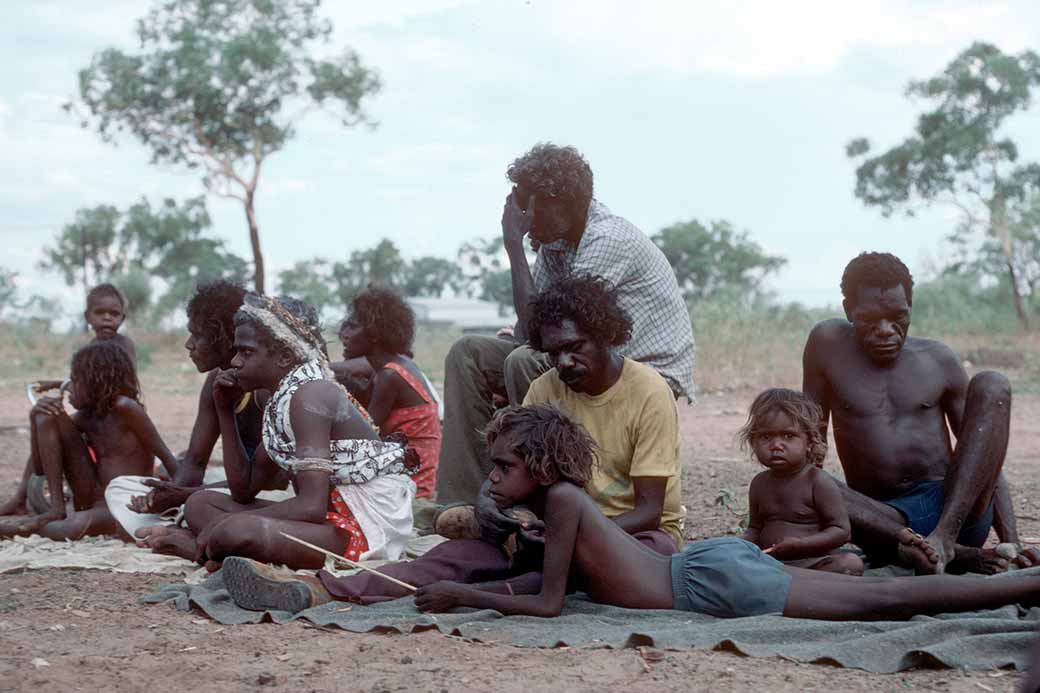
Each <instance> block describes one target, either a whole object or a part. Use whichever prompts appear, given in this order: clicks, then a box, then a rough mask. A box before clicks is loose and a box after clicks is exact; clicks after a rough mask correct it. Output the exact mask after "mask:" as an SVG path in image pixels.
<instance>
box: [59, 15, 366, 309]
mask: <svg viewBox="0 0 1040 693" xmlns="http://www.w3.org/2000/svg"><path fill="white" fill-rule="evenodd" d="M318 6H319V0H277V1H276V0H167V1H165V2H162V3H161V4H159V5H158V6H157V7H156V8H155V9H153V10H152V11H151V12H149V13H148V15H147V16H145V17H144V18H143V19H141V20H139V21H138V24H137V36H138V39H139V40H140V46H141V48H140V52H138V53H134V54H130V53H124V52H123V51H121V50H118V49H115V48H109V49H106V50H103V51H101V52H99V53H97V54H96V55H94V57H93V60H92V61H91V63H90V66H89V67H87V68H86V69H84V70H82V71H81V72H80V73H79V92H80V93H79V95H80V99H81V100H82V102H83V104H84V105H85V106H86V108H87V109H88V110H89V113H90V114H91V116H93V120H94V124H95V126H96V128H97V131H98V133H99V134H100V135H101V137H102V138H103V139H104V140H106V141H112V140H113V138H114V137H115V136H116V135H117V134H118V133H120V132H127V133H129V134H130V135H132V136H133V137H134V138H136V139H137V140H138V141H139V142H141V143H142V144H143V145H145V146H146V147H147V148H149V149H150V150H151V153H152V161H153V163H157V164H174V165H184V166H187V167H189V168H192V169H200V170H201V171H202V172H203V183H204V185H205V187H206V189H207V191H209V192H212V193H214V194H217V195H220V196H222V197H229V198H234V199H236V200H239V201H240V202H241V203H242V205H243V209H244V211H245V214H246V221H247V224H248V226H249V234H250V243H251V245H252V250H253V272H254V283H255V287H256V290H257V291H259V292H263V290H264V262H263V253H262V252H261V247H260V235H259V225H258V223H257V219H256V210H255V206H254V197H255V194H256V190H257V184H258V182H259V178H260V170H261V165H262V164H263V162H264V160H265V159H266V158H267V157H268V156H270V155H271V154H273V153H275V152H277V151H279V150H280V149H282V148H283V147H284V146H285V144H286V143H287V142H288V141H289V140H290V139H292V137H293V136H294V134H295V129H296V125H297V123H298V122H299V121H300V119H301V118H302V117H303V116H304V115H305V114H306V113H307V112H309V111H310V110H312V109H314V108H321V109H324V110H326V111H328V112H329V113H332V114H334V115H335V116H336V117H337V118H338V119H339V120H340V122H341V123H342V124H343V125H344V126H347V127H349V126H354V125H357V124H359V123H363V122H366V116H365V113H364V111H363V109H362V103H361V102H362V99H363V98H364V97H365V96H368V95H371V94H374V93H375V92H377V91H378V89H379V86H380V85H379V80H378V77H377V76H376V75H375V73H374V72H372V71H371V70H369V69H368V68H366V67H364V66H363V65H362V64H361V60H360V58H359V57H358V55H357V54H356V53H355V52H354V51H352V50H350V49H344V50H342V51H341V52H340V53H339V55H337V56H336V57H332V58H328V59H317V58H315V57H313V56H312V51H313V50H314V49H315V48H317V47H319V46H321V45H323V44H327V43H328V42H329V40H330V35H331V32H332V25H331V23H330V22H329V21H327V20H325V19H322V18H320V17H319V15H318ZM70 108H71V104H70ZM84 125H85V126H87V125H89V123H88V122H87V121H84Z"/></svg>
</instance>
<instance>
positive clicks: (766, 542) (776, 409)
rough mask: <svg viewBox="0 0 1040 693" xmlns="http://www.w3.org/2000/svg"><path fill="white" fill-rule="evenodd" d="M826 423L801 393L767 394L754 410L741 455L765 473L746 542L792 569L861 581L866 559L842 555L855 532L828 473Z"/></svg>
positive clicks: (752, 502) (754, 496)
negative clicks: (746, 451)
mask: <svg viewBox="0 0 1040 693" xmlns="http://www.w3.org/2000/svg"><path fill="white" fill-rule="evenodd" d="M820 416H821V413H820V407H819V405H818V404H816V403H815V402H814V401H812V400H811V399H809V397H807V396H806V395H805V394H803V393H801V392H796V391H794V390H786V389H783V388H774V389H771V390H766V391H765V392H763V393H762V394H760V395H759V396H758V397H756V398H755V401H754V402H752V404H751V410H750V411H749V413H748V420H747V423H746V424H744V427H743V428H742V429H740V433H739V436H740V442H741V447H750V448H751V450H752V452H753V453H754V456H755V457H756V458H757V459H758V462H759V464H761V465H762V466H763V467H765V468H766V470H765V471H764V472H761V473H759V474H758V475H757V476H756V477H755V478H754V479H752V481H751V487H750V488H749V489H748V510H749V512H750V518H749V520H748V528H747V531H745V532H744V538H745V539H747V540H748V541H750V542H751V543H753V544H756V545H757V546H758V547H759V548H761V549H764V552H765V553H767V554H771V555H772V556H773V558H775V559H777V560H779V561H783V562H784V563H786V564H787V565H792V566H797V567H799V568H808V569H811V570H826V571H829V572H832V573H845V574H846V575H862V574H863V561H862V560H860V558H859V556H856V555H855V554H852V553H848V552H838V549H839V548H840V547H841V546H842V545H843V544H845V543H847V542H848V541H849V538H850V537H851V536H852V527H851V525H850V524H849V515H848V512H846V510H845V501H844V500H842V497H841V490H840V489H839V488H838V485H837V484H836V483H834V480H833V479H832V478H831V477H830V476H829V475H828V474H827V473H826V472H824V471H823V470H822V469H821V467H822V466H823V459H824V457H826V455H827V441H826V440H825V439H824V438H823V436H822V435H821V434H820Z"/></svg>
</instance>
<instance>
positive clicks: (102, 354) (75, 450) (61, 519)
mask: <svg viewBox="0 0 1040 693" xmlns="http://www.w3.org/2000/svg"><path fill="white" fill-rule="evenodd" d="M139 393H140V387H139V386H138V383H137V373H136V371H135V370H134V363H133V361H132V360H131V358H130V355H129V354H128V353H127V351H126V350H125V349H124V348H123V347H122V346H121V345H119V344H118V342H116V341H115V340H113V339H107V340H103V341H94V342H91V343H90V344H88V345H87V346H85V347H83V348H82V349H80V350H79V351H77V352H76V353H75V354H74V355H73V357H72V373H71V384H70V386H69V395H70V401H71V404H72V406H73V407H75V409H76V412H75V414H73V415H72V416H69V415H68V414H67V413H66V412H65V409H64V408H63V407H62V406H61V405H60V401H59V405H58V407H57V411H52V409H51V408H49V407H48V408H41V406H40V403H37V405H36V406H35V407H33V412H32V417H31V424H32V427H31V446H32V450H31V455H30V462H31V463H32V466H33V468H34V471H35V473H37V474H43V475H45V476H46V477H47V488H48V490H49V491H50V497H51V498H52V499H53V500H52V505H51V508H50V509H49V510H48V511H47V512H44V513H42V514H40V515H32V516H29V517H28V518H17V519H12V520H9V521H8V522H6V523H3V524H0V537H10V536H13V535H21V536H28V535H30V534H34V533H39V534H42V535H43V536H45V537H48V538H50V539H56V540H63V539H79V538H80V537H83V536H87V535H95V534H115V533H117V532H118V530H119V525H118V524H117V523H116V521H115V519H114V518H113V517H112V515H111V514H109V512H108V508H107V506H106V504H105V498H104V489H105V486H107V485H108V483H109V482H110V481H111V480H112V479H114V478H115V477H117V476H122V475H125V474H133V475H137V476H144V475H147V474H150V473H151V471H152V464H153V460H154V459H155V458H156V457H158V458H159V460H160V461H161V462H162V464H163V466H164V467H165V468H166V471H167V472H169V474H170V475H171V476H172V475H173V474H174V473H175V472H176V464H177V463H176V460H175V458H174V456H173V454H172V453H171V452H170V450H169V448H167V447H166V444H165V443H163V441H162V438H161V437H160V436H159V432H158V431H157V430H156V429H155V425H154V424H153V423H152V421H151V419H150V418H148V414H147V413H145V410H144V406H143V405H142V404H141V401H140V394H139ZM65 480H67V481H68V483H69V486H70V488H71V489H72V502H73V507H74V509H75V512H73V513H72V514H71V515H68V514H67V512H66V508H65V502H64V496H63V490H62V486H63V482H64V481H65Z"/></svg>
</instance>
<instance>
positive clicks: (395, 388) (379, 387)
mask: <svg viewBox="0 0 1040 693" xmlns="http://www.w3.org/2000/svg"><path fill="white" fill-rule="evenodd" d="M402 385H404V380H402V379H401V376H399V375H398V374H397V373H394V372H393V371H392V370H390V369H389V368H383V369H380V371H379V372H378V373H376V375H375V377H374V378H373V379H372V398H371V400H369V403H368V415H369V416H371V417H372V421H373V423H375V425H376V426H382V425H383V422H384V421H386V417H387V416H389V415H390V411H391V410H392V409H393V408H394V402H396V401H397V395H398V393H399V392H400V390H401V386H402Z"/></svg>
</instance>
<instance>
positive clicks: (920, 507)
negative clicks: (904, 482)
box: [884, 481, 993, 547]
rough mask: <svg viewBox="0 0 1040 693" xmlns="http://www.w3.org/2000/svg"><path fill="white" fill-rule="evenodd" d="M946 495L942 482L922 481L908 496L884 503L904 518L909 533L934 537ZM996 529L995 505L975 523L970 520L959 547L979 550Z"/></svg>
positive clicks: (961, 536) (905, 494) (958, 536)
mask: <svg viewBox="0 0 1040 693" xmlns="http://www.w3.org/2000/svg"><path fill="white" fill-rule="evenodd" d="M945 500H946V491H945V490H944V488H943V482H942V481H922V482H921V483H919V484H918V485H917V486H915V487H914V488H913V490H912V491H910V492H909V493H904V494H903V495H901V496H899V497H898V498H893V499H892V500H888V501H884V503H885V505H890V506H892V507H893V508H895V509H896V510H898V511H899V512H901V513H902V514H903V517H905V518H906V522H907V524H908V525H909V527H910V529H912V530H914V531H915V532H917V533H918V534H920V535H922V536H928V535H929V534H931V533H932V532H933V531H934V530H935V528H936V526H937V525H938V524H939V516H940V515H942V509H943V503H944V502H945ZM992 526H993V501H992V500H991V501H990V503H989V507H988V508H986V512H984V513H982V517H979V518H977V519H976V520H975V521H971V520H969V521H968V522H965V523H964V526H963V527H961V533H960V534H958V535H957V543H958V544H960V545H961V546H974V547H979V546H982V545H983V544H985V543H986V539H987V537H989V530H990V527H992Z"/></svg>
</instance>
